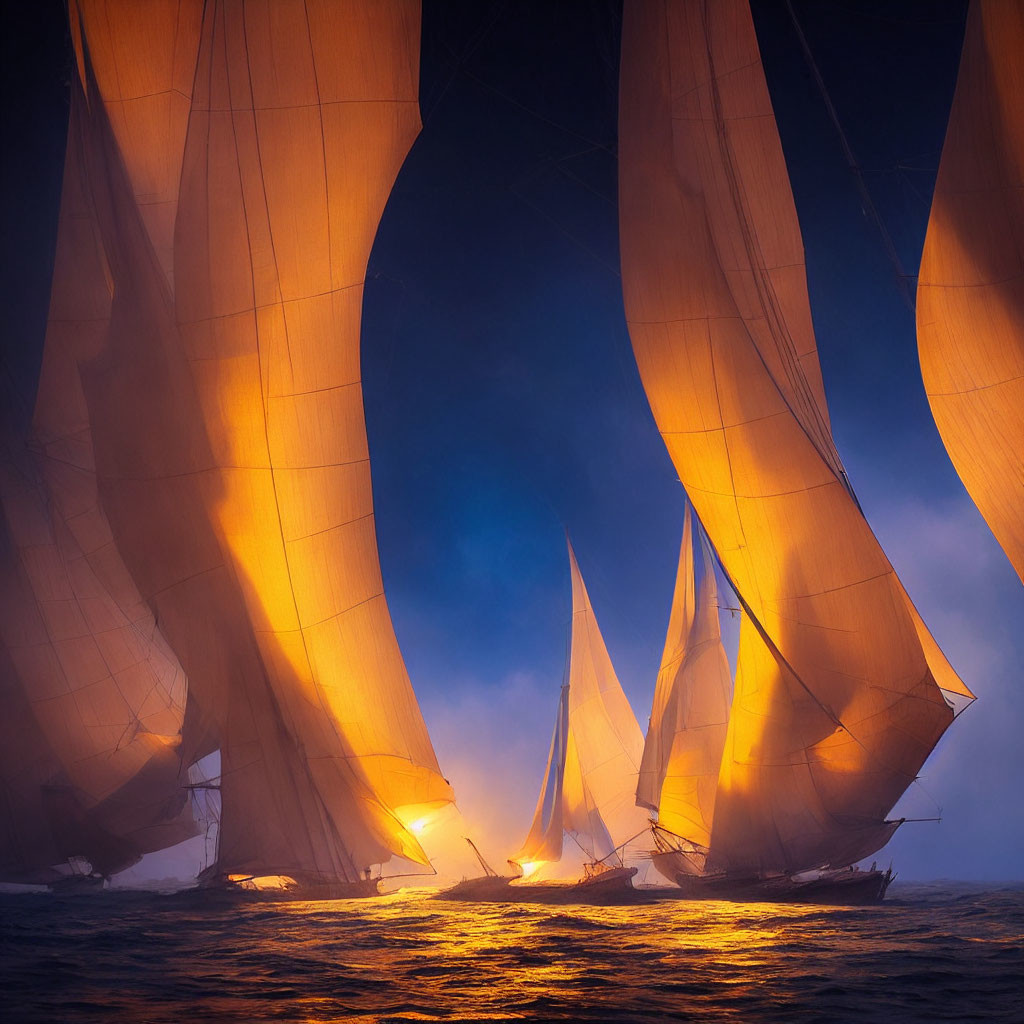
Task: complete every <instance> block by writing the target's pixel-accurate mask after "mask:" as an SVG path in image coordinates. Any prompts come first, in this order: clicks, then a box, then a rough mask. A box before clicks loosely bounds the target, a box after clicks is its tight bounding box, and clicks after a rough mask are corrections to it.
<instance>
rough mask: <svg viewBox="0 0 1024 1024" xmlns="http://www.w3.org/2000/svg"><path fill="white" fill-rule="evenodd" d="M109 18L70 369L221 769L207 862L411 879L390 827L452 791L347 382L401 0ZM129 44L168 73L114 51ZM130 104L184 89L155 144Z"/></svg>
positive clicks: (387, 156)
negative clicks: (391, 873)
mask: <svg viewBox="0 0 1024 1024" xmlns="http://www.w3.org/2000/svg"><path fill="white" fill-rule="evenodd" d="M106 6H107V7H113V8H117V11H113V12H112V11H107V12H106V14H104V8H103V5H99V4H92V3H87V2H85V0H80V2H76V3H75V4H73V7H74V11H73V14H72V22H73V27H75V26H77V30H78V31H79V32H80V37H79V46H78V52H79V56H80V69H81V75H82V82H83V86H84V92H81V93H76V94H75V95H74V96H73V103H72V123H73V127H75V128H77V131H78V132H79V137H80V139H81V140H82V149H83V163H84V166H85V178H86V183H87V194H88V197H89V201H90V202H91V204H92V212H93V215H94V217H95V220H96V223H97V226H98V236H99V239H100V262H101V264H102V266H103V268H104V270H105V272H106V273H107V274H108V275H109V277H110V279H111V281H112V282H113V288H112V292H113V298H112V302H111V307H110V316H109V324H108V327H107V331H106V334H105V336H104V338H103V340H102V347H101V349H100V351H98V352H97V353H96V354H95V355H94V356H93V358H91V359H89V360H88V361H85V362H83V363H82V365H81V368H80V375H81V380H82V384H83V390H84V394H85V397H86V401H87V405H88V411H89V422H90V426H91V429H92V438H93V443H94V448H95V454H96V464H97V469H98V477H99V481H100V496H101V499H102V505H103V509H104V511H105V512H106V514H107V516H108V517H109V521H110V525H111V529H112V533H113V536H114V539H115V541H116V545H117V548H118V550H119V551H120V553H121V554H122V556H123V557H124V559H125V562H126V564H127V565H128V567H129V569H130V571H131V574H132V576H133V578H134V580H135V581H136V583H137V584H138V586H139V589H140V590H141V592H142V593H143V595H144V596H145V597H146V599H147V600H148V601H149V602H150V603H151V605H152V607H153V608H154V609H155V611H156V612H157V614H158V618H159V623H160V628H161V630H162V632H163V633H164V635H165V636H166V637H167V639H168V641H169V642H170V644H171V646H172V647H173V649H174V651H175V653H176V654H177V656H178V658H179V659H180V661H181V663H182V665H183V667H184V669H185V670H186V672H187V673H188V677H189V686H190V697H189V709H188V718H187V721H186V748H187V751H188V754H187V756H188V757H189V758H191V759H195V758H197V757H199V756H201V755H203V754H205V753H207V752H209V751H210V750H212V749H214V748H215V747H218V746H219V748H220V751H221V763H222V780H221V787H222V789H221V793H222V798H223V810H222V822H221V829H220V840H221V846H220V853H219V859H218V869H219V870H221V871H223V872H224V873H229V872H257V873H282V874H293V875H297V876H303V877H335V878H354V877H356V876H357V875H358V874H359V873H361V872H362V871H363V870H364V868H365V867H367V866H368V865H369V864H372V863H379V862H381V861H383V860H387V859H388V858H389V857H390V856H391V855H392V854H396V853H397V854H402V855H405V856H408V857H411V858H413V859H417V860H420V861H424V860H425V855H424V854H423V851H422V849H421V848H420V846H419V844H418V842H417V841H416V840H415V838H414V837H413V835H412V834H411V833H410V832H409V831H408V830H407V829H406V828H405V826H404V825H403V824H402V819H403V818H405V817H406V815H408V816H409V817H412V816H415V817H421V816H422V813H423V810H424V809H426V808H429V807H432V806H437V805H439V804H442V803H444V802H447V801H449V800H450V799H451V791H450V788H449V786H448V784H447V782H446V781H445V780H444V779H443V778H442V777H441V776H440V773H439V771H438V769H437V762H436V758H435V756H434V753H433V749H432V747H431V745H430V740H429V737H428V736H427V733H426V728H425V725H424V723H423V721H422V717H421V715H420V712H419V708H418V706H417V704H416V700H415V696H414V695H413V692H412V688H411V685H410V683H409V679H408V675H407V673H406V671H405V667H404V664H403V662H402V658H401V654H400V652H399V650H398V646H397V642H396V640H395V636H394V630H393V627H392V625H391V621H390V617H389V615H388V611H387V605H386V602H385V599H384V596H383V590H382V586H381V579H380V568H379V563H378V558H377V550H376V541H375V537H374V527H373V512H372V496H371V489H370V476H369V464H368V460H367V453H366V438H365V428H364V425H363V418H362V405H361V388H360V383H359V315H360V310H361V302H362V281H363V275H364V273H365V265H366V260H367V257H368V254H369V247H370V244H371V243H372V240H373V235H374V232H375V230H376V224H377V221H378V219H379V216H380V213H381V210H382V208H383V204H384V202H385V200H386V198H387V194H388V191H389V189H390V186H391V182H392V180H393V178H394V175H395V174H396V173H397V170H398V167H399V166H400V164H401V161H402V158H403V156H404V154H405V151H406V149H407V148H408V146H409V144H410V143H411V141H412V139H413V137H414V136H415V134H416V132H417V130H418V126H419V113H418V105H417V99H416V88H417V52H418V32H419V24H418V19H419V13H418V5H417V4H414V3H402V2H393V3H365V4H348V5H344V6H338V5H335V4H329V3H324V2H319V3H317V2H308V3H305V4H303V3H294V2H292V3H288V2H281V3H260V2H256V0H250V2H247V3H242V2H230V0H225V2H211V3H206V4H203V5H201V7H200V8H198V9H197V8H196V7H195V5H194V4H193V5H190V4H187V3H181V4H175V3H165V4H159V3H156V4H153V5H151V6H149V5H147V6H145V7H143V6H140V5H132V4H127V7H129V8H131V10H130V11H128V12H127V13H125V12H124V11H120V8H121V7H125V6H126V4H125V3H123V2H122V3H118V4H114V3H113V2H112V0H108V4H107V5H106ZM172 8H173V11H172ZM101 15H102V16H101ZM147 19H149V20H147ZM171 21H173V22H174V24H176V25H177V26H178V27H177V29H176V30H175V32H174V33H166V32H164V31H163V29H164V28H166V25H167V24H170V22H171ZM112 22H115V23H116V25H117V30H116V31H115V30H114V29H112V28H111V23H112ZM126 25H127V26H128V28H127V29H126V28H125V26H126ZM139 33H141V34H142V35H144V36H147V40H146V43H145V45H140V46H139V47H138V48H137V51H136V56H135V58H134V59H135V60H142V59H144V58H145V59H147V60H152V62H153V66H154V68H155V69H157V70H154V72H153V74H154V75H156V74H157V73H158V71H159V77H160V81H159V82H154V81H148V80H147V78H146V73H145V72H144V71H143V70H142V69H139V68H134V66H133V65H132V60H133V57H132V54H131V48H130V47H128V48H125V47H124V46H121V45H120V44H119V43H117V41H116V39H115V40H114V41H113V42H112V41H111V38H110V36H111V34H113V36H115V37H118V36H123V37H125V38H128V37H131V38H135V37H136V36H137V35H138V34H139ZM150 36H151V37H152V38H149V37H150ZM153 40H157V41H160V40H162V45H163V46H164V47H167V48H173V52H172V53H171V55H170V57H169V56H168V53H167V52H166V51H162V52H161V54H160V55H159V58H157V57H153V56H152V55H151V54H150V50H151V49H153V47H156V46H157V45H158V43H157V42H153ZM110 54H114V55H115V57H114V58H110V59H113V60H114V65H115V70H116V74H115V75H113V76H111V75H110V74H106V73H105V71H104V70H103V68H102V67H100V66H98V64H97V61H99V59H100V58H99V56H97V55H107V56H108V57H109V55H110ZM147 55H149V56H147ZM115 58H116V59H115ZM122 61H124V62H127V65H128V70H127V71H126V69H125V66H124V65H123V64H122ZM188 68H191V69H192V72H189V73H187V74H186V73H185V72H183V70H182V69H188ZM147 82H148V84H147ZM145 89H149V93H154V94H155V93H160V92H161V91H163V92H172V93H174V94H175V96H174V97H173V98H168V102H167V103H166V111H167V119H168V120H167V125H168V127H167V130H166V131H163V132H155V133H153V134H147V133H146V132H143V131H141V130H137V129H138V125H137V124H136V122H135V121H134V120H133V119H132V117H131V116H129V115H128V114H124V111H123V110H122V108H125V107H131V106H132V104H133V102H134V101H135V100H139V101H142V100H146V99H147V97H149V93H146V92H145V91H144V90H145ZM179 94H180V95H182V96H185V97H187V99H188V102H187V104H186V105H184V106H183V105H182V103H181V102H179V99H178V95H179ZM122 114H124V116H123V117H122ZM182 117H184V118H185V125H184V127H182V125H181V124H180V121H181V118H182ZM119 119H120V120H119ZM142 121H143V122H144V123H146V124H151V123H152V118H151V116H147V117H143V118H142ZM150 199H151V200H152V202H150V201H149V200H150ZM147 207H153V209H148V208H147ZM168 218H170V220H171V223H173V226H174V227H173V239H172V242H171V250H170V251H171V253H172V256H173V259H172V260H171V261H170V262H168V259H167V253H168V250H167V248H166V247H167V245H168V233H167V230H166V228H167V223H168Z"/></svg>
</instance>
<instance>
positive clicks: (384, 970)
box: [0, 883, 1024, 1024]
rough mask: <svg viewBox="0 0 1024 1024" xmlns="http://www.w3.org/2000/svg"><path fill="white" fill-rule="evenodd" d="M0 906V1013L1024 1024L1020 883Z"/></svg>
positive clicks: (148, 896) (14, 1017)
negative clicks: (541, 900)
mask: <svg viewBox="0 0 1024 1024" xmlns="http://www.w3.org/2000/svg"><path fill="white" fill-rule="evenodd" d="M430 895H431V893H430V892H429V891H427V890H403V891H401V892H398V893H395V894H393V895H389V896H384V897H381V898H378V899H372V900H359V901H355V900H348V901H339V902H331V903H325V902H320V903H283V904H248V905H246V904H243V905H239V906H234V907H229V908H225V907H224V906H219V907H216V908H215V907H211V906H208V905H204V903H203V901H202V899H201V895H200V894H197V893H192V894H186V895H184V896H182V895H157V894H152V893H129V892H116V891H107V892H100V893H95V894H89V895H85V894H83V895H74V896H55V895H51V894H38V895H17V896H11V895H4V896H0V1020H3V1021H5V1022H20V1021H26V1022H27V1021H46V1022H72V1024H75V1022H86V1021H88V1022H96V1021H102V1022H108V1021H110V1022H121V1021H140V1022H141V1021H145V1022H153V1024H163V1022H168V1024H170V1022H173V1024H181V1022H185V1024H199V1022H205V1021H218V1022H220V1021H223V1022H235V1021H238V1022H254V1021H309V1022H314V1021H315V1022H327V1021H330V1022H341V1021H346V1022H348V1021H352V1022H355V1021H358V1022H376V1021H380V1022H388V1021H396V1022H397V1021H420V1020H448V1021H522V1020H527V1021H555V1020H571V1021H676V1020H711V1021H716V1022H717V1021H721V1022H734V1021H735V1022H745V1024H746V1022H752V1021H778V1022H782V1024H791V1022H802V1021H820V1022H821V1024H835V1022H845V1021H857V1022H863V1021H868V1022H880V1021H906V1022H917V1021H921V1022H929V1024H930V1022H933V1021H985V1022H1007V1024H1009V1022H1013V1024H1021V1022H1024V953H1022V941H1024V886H1020V885H1017V886H989V887H978V886H973V887H972V886H965V885H961V884H957V883H933V884H929V885H910V884H907V885H900V884H899V883H897V884H895V885H893V886H892V888H891V889H890V896H889V898H888V899H887V900H886V902H885V904H884V905H882V906H878V907H866V908H856V909H853V908H844V909H840V908H825V907H813V906H798V905H774V904H730V903H719V902H716V903H711V902H708V903H692V902H691V903H687V902H679V901H673V902H665V903H661V904H654V905H645V906H636V907H586V906H571V907H544V906H536V905H523V904H519V905H495V904H491V905H486V904H479V905H474V904H469V903H454V902H445V901H440V900H433V899H429V898H427V897H429V896H430Z"/></svg>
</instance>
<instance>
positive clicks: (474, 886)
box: [433, 868, 638, 905]
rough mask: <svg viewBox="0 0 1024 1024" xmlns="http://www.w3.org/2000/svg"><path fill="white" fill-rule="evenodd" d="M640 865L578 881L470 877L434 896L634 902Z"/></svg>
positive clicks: (473, 899)
mask: <svg viewBox="0 0 1024 1024" xmlns="http://www.w3.org/2000/svg"><path fill="white" fill-rule="evenodd" d="M635 874H636V868H611V869H609V870H608V871H602V872H601V873H600V874H597V875H593V876H591V877H587V878H582V879H580V881H578V882H534V883H529V882H526V883H524V882H522V881H520V880H519V878H518V876H511V875H484V876H482V877H480V878H467V879H465V880H464V881H462V882H459V883H458V885H454V886H452V888H450V889H445V890H444V891H443V892H440V893H438V894H437V895H436V896H434V897H433V899H440V900H465V901H467V902H473V903H543V904H551V905H562V904H570V903H590V904H595V905H602V904H604V905H608V904H615V903H633V902H635V901H636V897H637V895H638V891H637V890H636V889H634V888H633V876H634V875H635Z"/></svg>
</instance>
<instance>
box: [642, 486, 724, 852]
mask: <svg viewBox="0 0 1024 1024" xmlns="http://www.w3.org/2000/svg"><path fill="white" fill-rule="evenodd" d="M691 520H692V516H691V513H690V506H689V505H687V506H686V514H685V520H684V527H683V543H682V548H681V549H680V553H679V571H678V574H677V576H676V589H675V596H674V600H673V604H672V614H671V616H670V619H669V630H668V635H667V637H666V639H665V652H664V654H663V656H662V662H661V669H660V671H659V672H658V681H657V685H656V687H655V691H654V706H653V709H652V712H651V723H650V725H649V727H648V729H647V739H646V741H645V743H644V753H643V761H642V763H641V768H640V785H639V786H638V787H637V803H638V804H641V805H642V806H646V807H649V808H651V809H652V810H655V811H657V815H658V823H659V824H660V825H661V826H662V827H663V828H665V829H667V830H668V831H670V832H673V833H674V834H675V835H677V836H680V837H682V838H684V839H688V840H690V841H691V842H693V843H698V844H700V845H701V846H705V847H706V846H707V845H708V844H709V843H710V841H711V828H712V822H713V820H714V807H715V794H716V792H717V789H718V774H719V767H720V765H721V761H722V749H723V746H724V743H725V735H726V729H727V726H728V721H729V704H730V700H731V697H732V677H731V673H730V671H729V661H728V659H727V658H726V654H725V648H724V647H723V646H722V635H721V626H720V623H719V611H718V586H717V583H716V581H715V569H714V561H713V558H712V556H711V555H710V552H709V551H708V550H707V547H706V544H705V543H704V542H699V543H700V560H699V562H700V583H699V585H698V586H697V587H696V593H695V587H694V582H695V579H694V578H695V569H696V565H695V559H694V545H693V536H692V525H691Z"/></svg>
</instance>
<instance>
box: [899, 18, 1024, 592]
mask: <svg viewBox="0 0 1024 1024" xmlns="http://www.w3.org/2000/svg"><path fill="white" fill-rule="evenodd" d="M1022 55H1024V10H1022V9H1021V6H1020V4H1014V3H1002V2H999V0H973V2H972V3H971V6H970V11H969V13H968V17H967V29H966V34H965V37H964V46H963V56H962V58H961V61H960V74H959V78H958V80H957V86H956V94H955V96H954V98H953V108H952V112H951V114H950V119H949V127H948V129H947V132H946V141H945V145H944V146H943V150H942V159H941V162H940V164H939V174H938V179H937V181H936V183H935V193H934V196H933V199H932V207H931V214H930V217H929V220H928V232H927V235H926V236H925V243H924V252H923V254H922V256H921V270H920V274H919V276H918V282H917V339H918V352H919V356H920V361H921V376H922V377H923V378H924V385H925V390H926V392H927V393H928V402H929V405H930V406H931V410H932V415H933V416H934V418H935V423H936V426H937V427H938V428H939V433H940V434H941V436H942V440H943V442H944V443H945V445H946V450H947V451H948V453H949V457H950V459H951V460H952V461H953V465H954V466H955V467H956V471H957V473H958V474H959V475H960V479H961V480H962V481H963V483H964V486H965V487H966V488H967V491H968V493H969V494H970V496H971V498H973V500H974V503H975V504H976V505H977V506H978V509H979V510H980V511H981V514H982V515H983V516H984V517H985V520H986V522H987V523H988V525H989V527H990V528H991V530H992V532H993V533H994V534H995V536H996V539H997V540H998V541H999V543H1000V545H1001V546H1002V548H1003V550H1004V551H1005V552H1006V556H1007V558H1009V560H1010V562H1011V563H1012V564H1013V567H1014V569H1016V571H1017V575H1018V576H1020V578H1021V579H1022V580H1024V515H1022V514H1021V509H1022V508H1024V463H1022V461H1021V452H1022V451H1024V331H1022V328H1021V304H1022V300H1024V291H1022V283H1021V282H1022V279H1024V263H1022V255H1021V253H1022V252H1024V208H1022V206H1021V198H1020V197H1021V194H1022V188H1021V186H1022V181H1021V162H1020V152H1021V149H1022V147H1024V112H1022V107H1021V102H1020V89H1021V86H1020V82H1021V74H1022V60H1024V56H1022Z"/></svg>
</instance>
